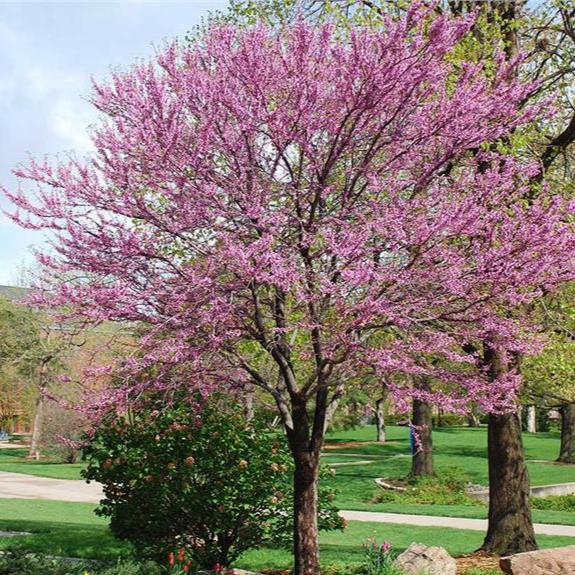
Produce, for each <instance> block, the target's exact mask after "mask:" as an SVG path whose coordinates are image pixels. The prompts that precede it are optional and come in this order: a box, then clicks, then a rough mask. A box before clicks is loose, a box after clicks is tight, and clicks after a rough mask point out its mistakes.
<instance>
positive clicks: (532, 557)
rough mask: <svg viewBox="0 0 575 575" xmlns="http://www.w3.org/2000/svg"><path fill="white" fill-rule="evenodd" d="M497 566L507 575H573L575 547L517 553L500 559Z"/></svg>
mask: <svg viewBox="0 0 575 575" xmlns="http://www.w3.org/2000/svg"><path fill="white" fill-rule="evenodd" d="M499 565H500V567H501V569H502V571H503V572H504V573H507V574H508V575H573V574H574V573H575V545H569V546H567V547H556V548H554V549H542V550H541V551H528V552H527V553H517V554H516V555H510V556H509V557H502V558H501V560H500V561H499Z"/></svg>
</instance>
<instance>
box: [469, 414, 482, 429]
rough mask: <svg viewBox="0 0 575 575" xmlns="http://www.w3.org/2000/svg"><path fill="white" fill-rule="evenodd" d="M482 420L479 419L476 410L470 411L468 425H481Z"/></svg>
mask: <svg viewBox="0 0 575 575" xmlns="http://www.w3.org/2000/svg"><path fill="white" fill-rule="evenodd" d="M480 425H481V422H480V421H479V417H478V415H477V413H475V411H473V410H472V411H470V412H469V413H468V414H467V427H479V426H480Z"/></svg>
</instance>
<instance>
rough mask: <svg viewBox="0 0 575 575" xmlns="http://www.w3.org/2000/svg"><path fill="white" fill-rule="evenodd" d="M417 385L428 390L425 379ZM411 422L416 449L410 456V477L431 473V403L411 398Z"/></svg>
mask: <svg viewBox="0 0 575 575" xmlns="http://www.w3.org/2000/svg"><path fill="white" fill-rule="evenodd" d="M417 387H418V388H419V389H422V390H424V391H429V382H428V381H427V380H425V379H423V380H421V381H420V382H418V383H417ZM412 423H413V427H414V429H415V433H416V434H417V437H416V450H415V453H414V454H413V456H412V458H411V473H410V475H411V476H412V477H422V476H428V475H433V473H434V472H433V440H432V413H431V405H430V404H429V403H427V402H426V401H421V400H419V399H414V400H413V415H412Z"/></svg>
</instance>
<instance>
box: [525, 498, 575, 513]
mask: <svg viewBox="0 0 575 575" xmlns="http://www.w3.org/2000/svg"><path fill="white" fill-rule="evenodd" d="M531 508H532V509H545V510H549V511H571V512H575V495H550V496H549V497H532V498H531Z"/></svg>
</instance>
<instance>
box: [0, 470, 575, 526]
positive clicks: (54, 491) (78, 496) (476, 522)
mask: <svg viewBox="0 0 575 575" xmlns="http://www.w3.org/2000/svg"><path fill="white" fill-rule="evenodd" d="M102 496H103V494H102V488H101V486H100V485H98V484H97V483H90V484H87V483H85V482H84V481H78V480H74V479H51V478H48V477H36V476H33V475H24V474H22V473H8V472H4V471H1V472H0V498H18V499H57V500H60V501H76V502H86V503H98V502H99V501H100V499H101V498H102ZM0 512H1V506H0ZM340 514H341V515H343V517H345V518H346V519H347V520H348V521H372V522H374V523H398V524H400V525H418V526H421V527H452V528H455V529H471V530H473V531H486V529H487V521H486V520H485V519H463V518H460V517H433V516H427V515H404V514H402V513H380V512H375V511H340ZM535 533H537V534H539V535H565V536H568V537H575V525H573V526H572V525H547V524H542V523H536V524H535Z"/></svg>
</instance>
